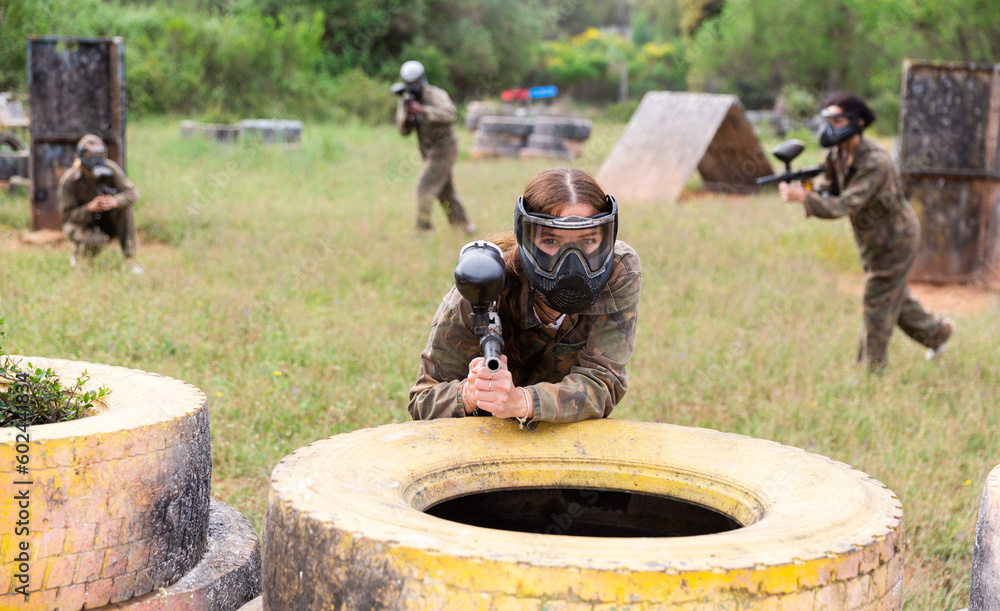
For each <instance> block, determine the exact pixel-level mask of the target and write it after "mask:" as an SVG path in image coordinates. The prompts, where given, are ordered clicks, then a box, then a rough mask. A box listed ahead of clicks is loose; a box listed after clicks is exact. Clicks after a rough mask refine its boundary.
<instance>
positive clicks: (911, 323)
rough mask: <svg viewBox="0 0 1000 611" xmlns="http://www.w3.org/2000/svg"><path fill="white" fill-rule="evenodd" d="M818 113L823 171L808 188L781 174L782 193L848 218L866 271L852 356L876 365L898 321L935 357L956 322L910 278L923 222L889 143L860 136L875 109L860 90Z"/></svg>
mask: <svg viewBox="0 0 1000 611" xmlns="http://www.w3.org/2000/svg"><path fill="white" fill-rule="evenodd" d="M822 114H823V117H824V118H825V119H826V124H825V125H824V126H823V130H822V131H821V132H820V138H819V142H820V145H822V146H824V147H830V152H829V153H828V154H827V156H826V160H825V161H824V162H823V164H822V166H821V169H822V172H821V174H820V175H819V177H818V178H817V181H816V184H815V185H813V186H812V188H811V189H807V188H806V187H804V186H803V185H802V184H801V183H799V182H791V183H789V182H782V183H781V184H779V185H778V191H779V193H780V194H781V199H782V200H784V201H786V202H799V203H801V204H803V207H804V208H805V212H806V216H815V217H819V218H825V219H834V218H840V217H842V216H846V217H849V218H850V219H851V226H852V228H853V229H854V239H855V241H856V242H857V244H858V250H859V251H860V253H861V260H862V262H863V263H864V268H865V273H866V279H865V290H864V314H863V318H864V331H863V333H862V338H861V344H860V346H859V348H858V356H857V362H858V363H861V362H864V361H867V363H868V367H869V369H870V370H871V371H872V372H876V373H878V372H881V371H882V370H883V369H884V368H885V366H886V353H887V351H888V346H889V337H890V336H891V335H892V331H893V328H894V327H895V326H896V325H899V328H900V329H902V330H903V332H904V333H906V334H907V335H909V336H910V337H911V338H913V339H914V340H915V341H917V342H918V343H920V344H922V345H924V346H926V347H927V352H926V356H927V358H928V359H936V358H938V357H940V355H941V352H942V351H943V350H944V346H945V342H947V341H948V339H949V338H950V337H951V334H952V332H954V330H955V322H954V321H953V320H952V319H950V318H942V317H940V316H936V315H934V314H933V313H931V312H930V311H928V310H927V309H925V308H924V307H923V306H922V305H920V302H918V301H917V300H916V298H915V297H914V296H913V294H912V293H911V292H910V289H909V287H908V285H907V276H909V273H910V268H911V267H912V266H913V261H914V260H915V259H916V256H917V250H918V247H919V245H920V222H919V220H918V219H917V215H916V214H915V213H914V211H913V208H912V207H911V206H910V203H909V202H908V201H907V200H906V197H905V195H904V194H903V183H902V180H901V179H900V177H899V172H898V171H897V170H896V166H895V164H894V163H893V161H892V157H891V156H890V155H889V151H887V150H886V149H885V148H884V147H883V146H882V145H880V144H879V143H878V142H876V141H875V140H872V139H870V138H865V137H864V136H863V133H864V130H865V129H866V128H868V127H869V126H870V125H871V124H872V123H873V122H874V121H875V112H874V111H872V109H871V108H869V107H868V105H867V104H866V103H865V102H864V101H863V100H862V99H861V98H859V97H858V96H856V95H853V94H849V93H837V94H833V95H832V96H830V97H829V98H827V100H826V101H825V102H824V104H823V111H822Z"/></svg>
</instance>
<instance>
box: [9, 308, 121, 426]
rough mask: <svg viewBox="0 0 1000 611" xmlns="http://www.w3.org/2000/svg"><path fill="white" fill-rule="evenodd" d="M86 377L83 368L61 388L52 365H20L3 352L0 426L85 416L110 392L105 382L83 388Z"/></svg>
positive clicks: (56, 420) (51, 421) (22, 424)
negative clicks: (91, 388) (70, 382)
mask: <svg viewBox="0 0 1000 611" xmlns="http://www.w3.org/2000/svg"><path fill="white" fill-rule="evenodd" d="M3 325H4V319H3V318H0V341H2V340H3V338H4V337H5V336H6V333H4V330H3ZM0 353H3V345H2V344H0ZM89 379H90V376H89V375H87V372H86V371H84V372H83V373H82V374H81V375H80V376H79V377H78V378H77V379H76V381H75V382H74V383H72V384H70V385H69V386H68V387H66V388H64V387H63V384H62V382H61V381H60V380H59V378H58V376H56V374H55V373H54V372H53V371H52V369H42V368H40V367H35V366H33V365H32V364H31V363H28V364H27V367H22V366H21V364H20V363H19V362H17V361H15V360H14V359H12V358H10V356H7V355H4V356H3V357H2V360H0V427H7V426H14V425H18V426H32V425H37V424H51V423H54V422H66V421H69V420H75V419H77V418H80V417H82V416H86V415H87V412H88V411H90V410H92V409H93V408H94V402H95V401H97V400H98V399H101V398H102V397H104V396H106V395H107V394H108V393H109V392H110V390H109V389H108V388H107V387H106V386H101V387H100V388H98V389H97V390H86V391H85V390H84V389H83V387H84V385H85V384H86V383H87V381H88V380H89Z"/></svg>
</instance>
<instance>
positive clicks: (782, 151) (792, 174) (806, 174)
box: [757, 139, 823, 186]
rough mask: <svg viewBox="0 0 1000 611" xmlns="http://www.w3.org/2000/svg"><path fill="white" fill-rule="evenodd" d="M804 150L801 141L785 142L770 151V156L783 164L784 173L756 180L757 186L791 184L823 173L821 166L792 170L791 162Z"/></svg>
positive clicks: (804, 145) (804, 146) (803, 144)
mask: <svg viewBox="0 0 1000 611" xmlns="http://www.w3.org/2000/svg"><path fill="white" fill-rule="evenodd" d="M805 148H806V143H805V142H802V141H801V140H794V139H793V140H785V141H784V142H781V143H779V144H777V145H776V146H775V147H774V148H773V149H771V154H772V155H774V156H775V157H777V158H778V160H779V161H782V162H784V164H785V171H784V172H783V173H781V174H773V175H771V176H763V177H761V178H758V179H757V185H758V186H763V185H771V184H774V183H778V182H793V181H796V180H809V179H810V178H813V177H814V176H818V175H819V174H821V173H823V166H822V165H811V166H808V167H805V168H802V169H801V170H793V169H792V160H793V159H795V158H796V157H798V156H799V155H801V154H802V151H804V150H805Z"/></svg>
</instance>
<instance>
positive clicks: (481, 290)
mask: <svg viewBox="0 0 1000 611" xmlns="http://www.w3.org/2000/svg"><path fill="white" fill-rule="evenodd" d="M503 283H504V264H503V252H502V251H501V250H500V247H499V246H497V245H496V244H493V243H492V242H486V241H484V240H476V241H475V242H469V243H468V244H466V245H465V246H463V247H462V250H461V251H459V253H458V262H457V263H456V264H455V287H456V288H458V292H459V293H460V294H461V295H462V297H464V298H465V299H466V300H467V301H468V302H469V304H470V305H471V306H472V329H473V331H474V332H475V334H476V337H478V338H479V349H480V351H482V353H483V358H485V359H486V367H487V369H489V370H490V371H498V370H499V369H500V354H501V353H502V352H503V336H502V334H501V330H500V316H499V315H498V314H497V311H496V299H497V295H499V294H500V289H502V288H503Z"/></svg>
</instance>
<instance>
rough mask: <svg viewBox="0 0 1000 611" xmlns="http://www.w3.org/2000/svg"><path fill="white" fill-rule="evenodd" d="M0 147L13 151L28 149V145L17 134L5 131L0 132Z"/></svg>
mask: <svg viewBox="0 0 1000 611" xmlns="http://www.w3.org/2000/svg"><path fill="white" fill-rule="evenodd" d="M0 145H2V146H6V147H8V148H10V149H11V150H13V151H24V150H27V148H28V145H26V144H25V143H24V140H21V139H20V138H19V137H18V136H17V134H15V133H13V132H5V131H0ZM2 146H0V150H3V148H2Z"/></svg>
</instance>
